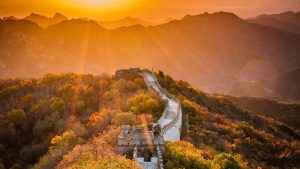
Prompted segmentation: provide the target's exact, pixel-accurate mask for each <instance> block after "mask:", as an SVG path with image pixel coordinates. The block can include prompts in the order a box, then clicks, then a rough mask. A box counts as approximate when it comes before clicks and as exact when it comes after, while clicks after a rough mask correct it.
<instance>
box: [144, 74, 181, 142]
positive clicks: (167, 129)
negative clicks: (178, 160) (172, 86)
mask: <svg viewBox="0 0 300 169" xmlns="http://www.w3.org/2000/svg"><path fill="white" fill-rule="evenodd" d="M141 75H142V76H143V77H144V80H145V83H146V84H147V86H148V88H152V89H153V90H155V91H156V92H157V93H158V94H159V95H160V97H161V98H162V99H163V100H165V101H166V103H167V105H166V107H165V110H164V112H163V114H162V116H161V117H160V119H159V120H158V124H159V125H160V127H161V129H162V134H163V137H164V140H165V141H179V140H180V133H181V125H182V111H181V105H180V102H179V101H178V100H177V99H176V98H175V97H174V96H172V95H171V94H170V93H168V92H167V91H166V90H165V89H163V88H162V87H161V86H160V85H159V83H158V81H157V79H156V77H155V75H153V73H152V72H150V71H146V70H145V71H142V73H141Z"/></svg>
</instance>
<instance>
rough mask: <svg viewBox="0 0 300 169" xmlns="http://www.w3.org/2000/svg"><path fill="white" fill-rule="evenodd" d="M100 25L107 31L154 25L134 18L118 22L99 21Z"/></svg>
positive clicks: (126, 18)
mask: <svg viewBox="0 0 300 169" xmlns="http://www.w3.org/2000/svg"><path fill="white" fill-rule="evenodd" d="M98 24H99V25H101V26H103V27H104V28H106V29H116V28H120V27H127V26H132V25H143V26H150V25H153V23H150V22H148V21H144V20H141V19H139V18H132V17H125V18H123V19H120V20H116V21H98Z"/></svg>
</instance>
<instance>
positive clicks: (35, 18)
mask: <svg viewBox="0 0 300 169" xmlns="http://www.w3.org/2000/svg"><path fill="white" fill-rule="evenodd" d="M24 19H25V20H29V21H32V22H35V23H37V24H38V25H39V26H41V27H43V28H47V27H48V26H50V25H54V24H57V23H59V22H62V21H64V20H68V18H67V17H65V16H64V15H62V14H60V13H56V14H55V15H54V16H53V17H52V18H48V17H46V16H42V15H38V14H35V13H32V14H30V15H29V16H27V17H25V18H24Z"/></svg>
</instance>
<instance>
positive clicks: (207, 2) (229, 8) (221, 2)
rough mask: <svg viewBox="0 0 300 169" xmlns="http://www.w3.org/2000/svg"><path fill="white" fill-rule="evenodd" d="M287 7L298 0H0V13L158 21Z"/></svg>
mask: <svg viewBox="0 0 300 169" xmlns="http://www.w3.org/2000/svg"><path fill="white" fill-rule="evenodd" d="M290 10H291V11H295V12H298V11H300V0H0V17H4V16H10V15H13V16H17V17H24V16H26V15H29V14H30V13H38V14H42V15H45V16H53V15H54V13H56V12H59V13H62V14H64V15H66V16H68V17H70V18H78V17H87V18H92V19H98V20H115V19H120V18H124V17H126V16H131V17H138V18H141V19H145V20H149V21H159V20H164V19H168V18H173V19H180V18H182V17H183V16H185V15H186V14H190V15H195V14H200V13H204V12H210V13H212V12H218V11H225V12H233V13H235V14H237V15H239V16H240V17H242V18H249V17H254V16H257V15H259V14H262V13H280V12H283V11H290Z"/></svg>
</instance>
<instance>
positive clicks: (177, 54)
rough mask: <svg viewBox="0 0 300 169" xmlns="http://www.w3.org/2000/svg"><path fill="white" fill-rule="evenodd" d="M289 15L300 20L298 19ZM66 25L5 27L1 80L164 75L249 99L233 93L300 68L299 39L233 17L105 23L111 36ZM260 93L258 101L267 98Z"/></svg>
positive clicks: (81, 23) (0, 28)
mask: <svg viewBox="0 0 300 169" xmlns="http://www.w3.org/2000/svg"><path fill="white" fill-rule="evenodd" d="M287 14H290V13H283V14H279V15H270V16H268V17H271V16H272V17H271V18H277V19H278V18H279V19H278V20H279V21H280V22H283V21H284V22H285V23H289V24H292V23H291V22H292V21H291V20H293V19H287V18H289V17H280V16H281V15H287ZM292 15H293V17H298V18H299V13H293V14H292ZM264 16H265V15H264ZM36 18H39V19H40V21H37V19H36ZM63 18H64V17H63V16H62V15H55V16H54V17H53V18H47V19H46V20H47V21H45V22H43V21H41V20H43V19H41V17H37V16H35V15H30V16H29V17H27V18H25V19H21V20H14V19H2V20H0V37H1V38H0V43H1V45H0V71H1V72H0V73H1V74H0V76H1V77H31V76H41V75H43V74H45V73H49V72H51V73H60V72H68V71H72V72H81V73H96V74H99V73H101V72H104V71H105V72H107V71H109V72H108V73H113V72H114V71H115V70H116V69H118V68H124V67H146V68H154V69H162V70H164V71H165V72H167V73H169V74H171V75H173V76H174V77H175V78H177V79H183V80H187V81H189V82H191V83H192V84H194V85H196V86H197V87H199V88H201V89H203V90H205V91H209V92H221V93H233V94H234V95H244V94H243V91H244V88H242V90H239V91H237V90H235V89H236V86H237V85H238V86H240V84H246V86H249V84H250V86H251V84H257V83H260V82H262V81H263V82H265V81H272V80H273V79H275V78H276V77H278V76H279V75H281V74H283V73H286V72H288V71H291V70H294V69H297V68H299V67H300V35H299V34H295V31H294V32H293V30H289V29H284V26H283V27H280V26H282V25H283V24H282V25H281V24H277V25H268V24H265V23H261V22H260V21H259V22H258V21H256V19H250V20H243V19H241V18H239V17H238V16H236V15H235V14H232V13H226V12H217V13H213V14H208V13H204V14H200V15H195V16H190V15H187V16H185V17H184V18H182V19H181V20H173V21H170V22H168V23H165V24H161V25H156V26H149V25H151V24H150V23H148V22H145V23H143V22H144V21H141V20H139V19H137V20H135V19H133V18H127V20H130V19H131V20H135V22H131V24H132V25H131V24H129V22H125V21H122V20H121V21H119V22H120V23H125V24H123V25H122V26H125V27H120V28H117V27H118V26H116V25H118V24H116V25H114V24H115V23H117V22H114V24H111V23H108V22H106V24H107V25H110V26H111V25H113V26H111V27H110V28H111V29H113V30H110V29H108V28H104V26H101V25H100V24H101V23H99V22H98V21H92V20H85V19H70V20H69V19H66V18H65V19H63ZM258 18H261V16H260V17H258ZM59 19H60V20H61V21H60V22H58V20H59ZM29 20H30V21H29ZM44 20H45V18H44ZM49 20H50V21H49ZM125 20H126V19H125ZM294 20H295V19H294ZM35 22H36V23H35ZM253 22H254V23H253ZM37 23H38V24H37ZM50 23H51V24H50ZM133 23H134V24H133ZM136 23H137V24H136ZM102 24H103V23H102ZM147 24H149V25H147ZM103 25H105V24H103ZM107 25H106V26H107ZM130 25H131V26H130ZM143 25H145V26H147V27H145V26H143ZM264 25H267V26H264ZM278 25H279V26H278ZM294 25H296V24H295V23H294ZM148 26H149V27H148ZM271 26H272V27H271ZM43 27H47V28H43ZM114 28H115V29H114ZM265 84H266V83H263V84H261V85H259V90H262V91H263V92H265V93H266V95H263V96H270V97H272V96H274V95H273V94H272V92H273V91H271V94H270V91H269V90H270V89H269V88H265ZM266 86H267V85H266ZM246 88H247V89H245V90H248V89H249V88H248V87H246ZM259 90H256V89H255V91H256V93H258V94H261V93H263V92H259ZM233 91H237V92H233ZM244 93H245V92H244ZM246 94H247V92H246ZM275 95H277V93H276V94H275Z"/></svg>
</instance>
